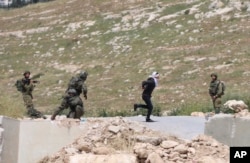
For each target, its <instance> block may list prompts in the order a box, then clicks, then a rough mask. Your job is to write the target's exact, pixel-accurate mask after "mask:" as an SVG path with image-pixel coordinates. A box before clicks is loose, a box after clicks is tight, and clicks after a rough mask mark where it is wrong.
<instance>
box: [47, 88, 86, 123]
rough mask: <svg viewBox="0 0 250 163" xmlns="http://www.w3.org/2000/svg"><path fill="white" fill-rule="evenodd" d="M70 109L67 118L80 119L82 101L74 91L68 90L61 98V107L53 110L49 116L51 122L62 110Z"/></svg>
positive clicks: (82, 111)
mask: <svg viewBox="0 0 250 163" xmlns="http://www.w3.org/2000/svg"><path fill="white" fill-rule="evenodd" d="M67 108H70V112H69V113H68V115H67V118H74V119H80V118H81V116H82V115H83V113H84V110H83V102H82V99H81V98H80V97H79V96H78V95H77V92H76V90H75V89H69V90H68V91H67V94H66V95H65V96H64V97H63V100H62V103H61V105H60V106H59V107H58V108H57V109H56V110H55V112H54V114H53V115H52V116H51V120H54V119H55V117H56V116H57V115H58V114H60V113H61V112H62V111H63V110H64V109H67Z"/></svg>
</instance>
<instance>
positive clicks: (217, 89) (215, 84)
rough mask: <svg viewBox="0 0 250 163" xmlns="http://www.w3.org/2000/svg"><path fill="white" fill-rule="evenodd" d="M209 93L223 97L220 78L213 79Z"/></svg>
mask: <svg viewBox="0 0 250 163" xmlns="http://www.w3.org/2000/svg"><path fill="white" fill-rule="evenodd" d="M209 95H210V96H217V97H221V96H222V95H223V91H222V86H221V82H220V81H219V80H215V81H211V82H210V86H209Z"/></svg>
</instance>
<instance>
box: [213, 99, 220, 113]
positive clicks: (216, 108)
mask: <svg viewBox="0 0 250 163" xmlns="http://www.w3.org/2000/svg"><path fill="white" fill-rule="evenodd" d="M212 100H213V106H214V112H215V114H218V113H220V110H221V105H222V101H221V98H220V97H217V98H215V99H212Z"/></svg>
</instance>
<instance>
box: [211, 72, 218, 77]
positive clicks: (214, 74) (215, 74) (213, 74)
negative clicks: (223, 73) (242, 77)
mask: <svg viewBox="0 0 250 163" xmlns="http://www.w3.org/2000/svg"><path fill="white" fill-rule="evenodd" d="M210 76H211V77H212V76H215V77H216V78H217V77H218V75H217V73H212V74H211V75H210Z"/></svg>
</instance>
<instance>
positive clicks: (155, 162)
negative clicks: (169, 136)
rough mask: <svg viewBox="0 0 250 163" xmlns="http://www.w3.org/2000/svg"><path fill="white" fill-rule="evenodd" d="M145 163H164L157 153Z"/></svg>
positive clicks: (149, 156) (150, 156)
mask: <svg viewBox="0 0 250 163" xmlns="http://www.w3.org/2000/svg"><path fill="white" fill-rule="evenodd" d="M145 163H164V161H163V159H162V158H161V157H160V156H159V155H158V154H157V153H155V152H153V153H151V154H149V155H148V158H147V160H146V161H145Z"/></svg>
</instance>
